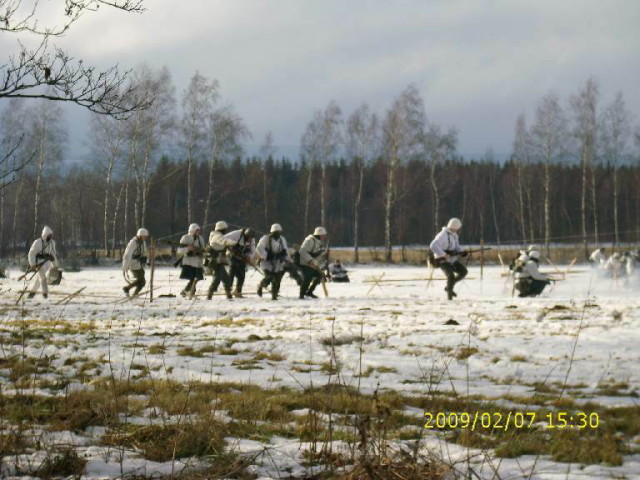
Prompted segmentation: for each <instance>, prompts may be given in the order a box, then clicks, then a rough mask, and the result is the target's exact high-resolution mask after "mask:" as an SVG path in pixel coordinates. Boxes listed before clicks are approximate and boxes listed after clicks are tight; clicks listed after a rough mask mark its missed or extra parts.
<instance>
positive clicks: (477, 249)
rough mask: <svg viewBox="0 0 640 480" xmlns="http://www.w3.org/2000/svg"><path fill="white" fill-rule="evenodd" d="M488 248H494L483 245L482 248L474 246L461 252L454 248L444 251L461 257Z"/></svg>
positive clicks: (484, 250)
mask: <svg viewBox="0 0 640 480" xmlns="http://www.w3.org/2000/svg"><path fill="white" fill-rule="evenodd" d="M487 250H492V248H491V247H482V248H472V249H470V250H462V251H461V252H456V251H454V250H445V251H444V253H446V254H447V255H459V256H461V257H466V256H467V255H472V254H474V253H478V252H486V251H487Z"/></svg>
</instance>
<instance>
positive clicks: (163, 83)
mask: <svg viewBox="0 0 640 480" xmlns="http://www.w3.org/2000/svg"><path fill="white" fill-rule="evenodd" d="M135 81H136V85H137V88H138V90H139V91H140V92H143V93H144V95H145V97H147V98H149V99H150V101H151V105H150V107H149V108H147V109H145V110H139V111H137V112H136V113H135V115H134V116H133V117H132V118H131V122H132V123H133V129H132V131H134V132H135V133H136V135H135V140H133V139H132V146H131V149H130V151H131V161H132V165H133V172H134V174H135V180H136V202H135V212H136V216H135V219H136V224H137V225H138V226H141V225H145V224H146V221H147V197H148V195H149V188H150V178H151V167H152V166H153V164H154V163H155V162H157V159H158V156H159V154H160V153H162V146H163V144H165V143H166V141H167V140H168V139H169V136H170V134H171V132H172V130H173V128H174V126H175V106H176V100H175V88H174V87H173V83H172V80H171V74H170V73H169V70H168V68H167V67H163V68H161V69H160V70H158V71H157V72H154V71H152V70H150V69H149V68H148V67H141V68H140V69H138V71H137V72H136V75H135Z"/></svg>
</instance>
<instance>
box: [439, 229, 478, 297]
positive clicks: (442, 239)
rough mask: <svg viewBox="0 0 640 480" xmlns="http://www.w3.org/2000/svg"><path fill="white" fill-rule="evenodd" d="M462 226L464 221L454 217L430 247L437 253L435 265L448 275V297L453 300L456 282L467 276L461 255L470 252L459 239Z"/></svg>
mask: <svg viewBox="0 0 640 480" xmlns="http://www.w3.org/2000/svg"><path fill="white" fill-rule="evenodd" d="M461 228H462V222H461V221H460V219H459V218H452V219H451V220H449V223H447V226H446V227H442V231H440V233H438V235H436V237H435V238H434V239H433V241H432V242H431V245H430V248H431V251H432V252H433V253H434V255H435V266H436V267H439V268H440V269H441V270H442V271H443V272H444V274H445V275H446V276H447V286H446V287H445V289H444V290H445V291H446V292H447V298H448V299H449V300H453V297H457V295H456V293H455V292H454V291H453V287H454V286H455V284H456V283H458V282H459V281H460V280H462V279H463V278H464V277H466V276H467V273H468V271H467V268H466V267H465V266H464V265H462V263H460V262H459V261H458V258H459V257H466V256H467V255H469V252H465V251H464V250H462V248H460V243H459V240H458V232H459V231H460V229H461Z"/></svg>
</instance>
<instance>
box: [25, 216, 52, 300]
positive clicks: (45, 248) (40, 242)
mask: <svg viewBox="0 0 640 480" xmlns="http://www.w3.org/2000/svg"><path fill="white" fill-rule="evenodd" d="M28 258H29V269H30V270H31V271H33V272H35V277H36V279H35V281H34V283H33V285H32V287H31V291H30V292H29V298H33V297H35V296H36V293H37V291H38V287H39V286H40V285H42V296H43V297H44V298H47V297H48V296H49V287H48V285H47V273H48V272H49V270H53V269H58V256H57V254H56V242H55V241H54V240H53V230H51V228H49V227H46V226H45V227H44V228H43V229H42V234H41V235H40V238H37V239H36V240H35V241H34V242H33V244H32V245H31V248H30V249H29V255H28Z"/></svg>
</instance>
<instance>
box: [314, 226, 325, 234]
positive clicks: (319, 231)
mask: <svg viewBox="0 0 640 480" xmlns="http://www.w3.org/2000/svg"><path fill="white" fill-rule="evenodd" d="M313 234H314V235H326V234H327V231H326V230H325V228H324V227H316V229H315V230H314V231H313Z"/></svg>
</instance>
